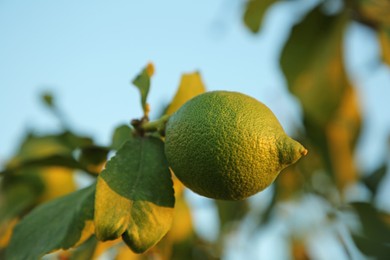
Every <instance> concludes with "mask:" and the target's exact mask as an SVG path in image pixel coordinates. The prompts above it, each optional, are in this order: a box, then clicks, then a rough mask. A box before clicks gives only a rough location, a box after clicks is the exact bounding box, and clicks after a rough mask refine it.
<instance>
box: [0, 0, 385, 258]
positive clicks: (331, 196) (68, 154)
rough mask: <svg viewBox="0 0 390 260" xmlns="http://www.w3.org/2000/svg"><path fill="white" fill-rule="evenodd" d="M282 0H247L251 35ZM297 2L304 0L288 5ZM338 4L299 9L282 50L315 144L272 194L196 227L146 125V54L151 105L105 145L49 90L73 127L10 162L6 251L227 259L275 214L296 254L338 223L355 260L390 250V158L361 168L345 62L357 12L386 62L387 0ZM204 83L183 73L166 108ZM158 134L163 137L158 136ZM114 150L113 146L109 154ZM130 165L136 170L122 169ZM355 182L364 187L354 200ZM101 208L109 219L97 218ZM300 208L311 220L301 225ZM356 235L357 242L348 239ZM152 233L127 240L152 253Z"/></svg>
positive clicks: (355, 103)
mask: <svg viewBox="0 0 390 260" xmlns="http://www.w3.org/2000/svg"><path fill="white" fill-rule="evenodd" d="M283 2H284V1H276V0H249V1H246V2H245V4H244V10H243V17H242V19H243V23H244V24H245V26H246V27H247V29H248V30H249V31H251V32H252V33H257V32H259V31H261V29H262V27H263V20H264V17H265V16H266V15H267V12H268V11H269V9H270V8H272V7H273V5H274V4H276V3H283ZM293 2H298V1H297V0H294V1H289V4H291V3H293ZM301 2H302V1H301ZM330 2H331V0H326V1H318V3H317V4H316V5H315V6H314V7H313V8H310V10H307V12H306V13H304V15H303V16H302V17H300V19H297V22H296V24H294V25H292V28H291V32H290V35H289V37H288V38H287V41H286V43H285V45H284V47H283V49H282V51H281V55H280V68H281V70H282V72H283V74H284V76H285V78H286V83H287V88H288V90H289V91H290V93H291V94H292V95H293V96H294V97H295V98H296V99H297V100H298V101H299V102H300V104H301V107H302V117H303V129H295V130H296V131H295V132H296V133H297V136H295V138H296V139H298V140H300V142H302V143H303V144H304V145H305V146H306V147H307V148H308V150H309V154H308V156H307V157H306V158H305V159H304V160H301V161H300V162H299V163H298V164H296V165H293V166H291V167H289V168H287V169H286V170H284V171H283V172H282V174H281V175H280V176H279V177H278V178H277V180H276V182H275V184H274V185H273V186H272V188H271V189H269V191H270V193H269V195H270V196H269V200H268V201H267V202H266V203H265V204H262V205H258V204H256V201H252V200H246V201H237V202H224V201H214V202H213V205H214V206H215V208H216V210H217V213H218V217H219V234H218V237H217V239H216V240H215V241H209V240H206V239H205V238H203V237H202V236H200V235H199V234H198V233H197V231H196V229H195V228H194V226H193V224H192V223H193V215H192V213H191V205H190V204H189V203H188V201H187V199H186V196H185V192H184V191H185V188H184V186H183V185H182V184H181V183H180V182H179V181H178V180H177V179H176V178H175V177H174V173H172V172H171V174H169V169H168V166H167V165H166V162H165V158H164V157H161V154H162V152H161V151H160V152H156V151H157V150H161V149H162V146H161V144H162V143H161V141H160V140H158V139H156V137H157V138H160V139H161V140H163V133H161V135H153V136H152V135H149V134H148V133H147V132H146V131H145V129H142V127H141V126H142V125H143V124H148V123H149V118H148V113H149V109H150V108H149V105H148V104H147V96H148V93H149V91H150V85H151V77H152V75H153V74H154V67H153V65H152V64H148V65H147V66H146V67H145V68H144V69H143V70H142V71H141V72H140V73H139V74H138V75H137V76H136V77H135V79H134V80H133V81H132V83H133V84H134V85H135V86H136V88H137V89H138V90H139V92H140V96H141V105H142V108H143V111H144V114H143V115H142V117H141V118H140V119H136V120H132V121H131V124H128V125H121V126H118V127H117V128H116V129H115V130H114V131H113V136H112V142H111V144H109V145H107V146H100V145H98V144H96V143H95V142H94V140H93V139H92V138H91V137H88V136H82V135H79V134H77V133H75V132H74V131H72V130H70V128H69V126H68V125H67V124H65V120H64V116H63V114H62V113H60V110H59V108H58V106H57V104H56V103H55V100H56V99H55V98H54V97H53V96H52V94H50V93H45V94H44V95H43V96H42V101H43V103H44V104H45V105H46V107H48V108H49V109H50V110H51V111H52V112H53V114H54V115H55V116H56V117H57V118H58V119H59V120H60V121H61V122H62V125H63V128H64V130H63V131H62V132H61V133H57V134H46V135H36V134H33V133H30V134H28V135H27V136H26V137H25V138H24V140H23V141H22V142H21V144H20V147H19V149H18V150H17V151H16V153H15V155H14V156H13V157H12V158H11V159H10V160H9V161H8V162H7V163H6V164H5V165H4V166H3V168H2V169H1V172H0V259H4V258H5V257H6V256H7V258H6V259H37V258H39V257H41V256H42V255H44V254H47V253H51V252H53V251H55V250H58V251H56V253H55V256H56V257H58V258H59V259H73V260H78V259H97V258H99V257H102V256H105V257H106V258H107V257H108V258H110V259H118V260H120V259H220V258H223V257H224V256H225V253H226V251H227V250H228V249H229V246H230V245H232V243H233V245H235V244H234V243H235V241H236V240H235V239H236V238H237V237H239V236H240V234H242V233H240V232H242V230H243V229H245V228H247V229H248V226H249V229H250V232H249V234H247V237H246V238H245V239H247V240H248V242H249V241H250V240H251V239H252V238H253V236H254V234H258V233H261V231H262V230H265V229H267V228H271V229H272V227H273V225H275V223H276V221H284V223H285V224H287V226H288V229H287V231H286V232H285V233H284V234H283V235H282V237H281V241H282V240H283V241H285V242H286V243H287V244H288V245H289V248H290V252H289V253H290V257H291V258H292V259H316V258H318V256H317V255H315V251H313V249H312V248H310V243H311V242H312V241H313V240H314V239H315V234H318V233H321V232H329V233H331V234H332V237H333V239H334V240H335V241H336V243H338V244H339V245H340V248H342V250H343V251H344V252H345V254H346V256H347V258H354V256H356V255H359V256H360V255H361V256H362V257H364V256H367V257H372V258H373V259H388V257H389V255H390V247H389V245H390V212H389V211H388V210H389V209H387V211H386V210H384V209H383V208H379V205H378V204H377V197H378V194H380V193H381V190H382V189H383V187H382V184H383V181H384V180H385V178H386V175H387V173H388V162H382V164H381V165H379V166H378V168H377V169H376V170H374V171H372V172H362V170H361V169H359V168H358V165H357V163H356V161H355V153H356V144H357V142H358V140H359V137H360V132H361V128H362V125H363V124H364V122H365V121H364V118H362V116H361V112H360V104H359V100H358V98H357V91H356V89H355V87H354V85H353V82H354V81H353V80H351V79H350V78H349V75H348V71H347V69H346V68H345V61H344V57H345V54H344V53H345V51H344V48H345V44H344V41H345V39H344V38H345V35H346V30H347V28H348V26H349V25H350V24H351V23H352V22H357V23H360V24H362V25H364V26H366V27H367V28H370V29H371V30H372V31H373V32H375V33H376V34H377V38H378V45H379V46H380V48H381V57H376V58H377V59H378V63H380V62H382V63H384V64H387V65H389V64H390V2H389V1H388V0H345V1H340V3H341V5H340V6H339V7H338V9H336V10H333V11H332V12H330V11H329V10H328V9H327V6H328V4H329V3H330ZM355 55H359V53H356V54H355ZM204 91H206V88H205V86H204V84H203V82H202V79H201V75H200V74H199V73H198V72H194V73H189V74H184V75H183V76H182V78H181V81H180V84H179V86H178V90H177V92H176V95H175V96H174V97H173V99H172V102H171V103H170V104H169V105H168V107H167V109H166V110H165V111H161V113H160V114H161V115H170V114H172V113H174V112H175V111H176V110H177V109H178V108H179V107H180V106H181V105H183V104H184V103H185V102H186V101H188V100H189V99H191V98H192V97H194V96H196V95H198V94H200V93H203V92H204ZM160 123H161V122H160ZM149 127H154V125H153V124H149ZM152 140H155V141H156V142H159V144H158V145H152V143H154V141H152ZM157 140H158V141H157ZM384 145H387V144H384ZM156 147H157V148H156ZM110 152H116V154H115V156H114V157H113V159H112V160H111V161H110V163H109V164H106V162H107V159H108V156H109V155H110ZM157 162H158V163H157ZM138 163H139V164H138ZM101 172H102V173H101ZM100 173H101V174H100ZM156 174H157V175H158V176H157V177H156V176H155V175H156ZM123 175H125V176H127V177H126V178H125V179H123V178H120V177H119V176H122V177H123ZM81 176H83V178H87V179H88V181H87V182H88V184H89V185H90V186H89V187H87V188H84V189H80V183H79V182H77V181H76V179H77V178H78V177H81ZM141 176H142V178H141ZM153 176H154V177H153ZM163 176H165V177H163ZM167 176H168V177H167ZM170 176H172V179H171V177H170ZM96 180H98V182H97V196H96V201H95V196H94V194H95V189H96V188H95V187H96ZM129 180H132V181H133V182H129ZM172 185H173V188H174V191H175V194H174V199H175V203H174V204H175V205H174V210H172V207H173V193H172ZM356 189H357V195H356ZM162 190H163V191H162ZM351 190H352V191H353V190H355V196H354V197H352V199H351V196H350V194H351ZM161 194H163V195H164V196H161ZM362 194H363V195H362ZM364 194H365V195H364ZM140 198H141V199H140ZM309 198H315V199H316V200H315V201H316V205H315V207H313V206H312V207H311V208H309V209H308V208H304V204H305V201H306V200H307V199H309ZM361 198H363V199H361ZM152 202H153V203H152ZM262 203H264V201H262ZM161 208H164V209H161ZM291 208H292V209H293V210H292V211H290V210H289V209H291ZM302 211H303V212H302ZM129 212H130V213H131V215H132V216H131V218H130V217H128V215H129ZM291 212H292V213H291ZM94 214H98V215H99V214H100V216H103V217H101V218H98V220H96V219H95V220H93V218H94ZM161 214H163V215H164V214H165V215H166V216H169V217H164V219H165V220H166V221H167V222H166V223H160V222H159V220H160V218H159V217H158V216H159V215H161ZM294 214H295V215H294ZM300 214H301V215H300ZM107 215H109V217H108V218H107ZM311 215H316V216H317V217H318V219H320V220H319V222H317V223H313V222H310V221H307V220H306V219H304V220H302V219H300V218H302V216H311ZM318 215H320V216H318ZM292 216H298V217H297V218H298V219H300V221H304V222H305V221H307V223H306V222H305V223H304V225H303V226H299V224H297V222H294V219H293V217H292ZM99 219H100V221H99ZM113 219H115V221H112V220H113ZM171 221H172V225H171V227H170V229H169V231H168V233H167V234H165V232H166V231H167V229H168V228H169V225H170V224H169V223H168V222H171ZM355 222H356V223H355ZM145 223H148V224H147V225H145ZM248 223H249V224H248ZM353 223H355V224H356V225H354V224H353ZM301 225H302V224H301ZM340 226H341V227H344V229H342V228H340ZM343 230H344V231H346V232H344V233H343V232H342V231H343ZM155 231H159V232H157V237H154V236H149V235H147V237H146V238H145V235H146V234H149V233H154V234H156V232H155ZM99 232H100V233H99ZM96 233H97V234H98V235H97V236H96V235H95V234H96ZM124 233H126V234H124ZM164 234H165V236H164ZM121 236H124V237H123V238H124V239H122V238H121ZM161 236H164V237H163V239H162V240H161V241H159V242H158V240H159V238H160V237H161ZM26 237H28V238H29V239H27V240H26V239H25V238H26ZM98 238H100V239H101V240H106V239H108V240H109V241H106V242H102V241H99V240H98ZM348 239H350V240H351V241H353V242H354V245H351V244H350V243H347V242H346V241H347V240H348ZM232 241H233V242H232ZM157 242H158V243H157ZM245 242H247V241H245ZM145 243H146V244H145ZM155 243H157V244H156V245H155V246H153V247H152V248H150V249H149V250H147V251H146V252H145V253H143V254H135V253H134V252H133V251H131V250H130V249H129V246H130V248H132V249H133V250H135V251H144V250H146V249H148V248H149V246H151V245H154V244H155ZM126 244H127V245H126ZM238 246H239V245H237V247H238ZM322 246H323V247H326V246H327V245H326V244H324V245H322ZM325 250H326V249H325Z"/></svg>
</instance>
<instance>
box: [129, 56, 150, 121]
mask: <svg viewBox="0 0 390 260" xmlns="http://www.w3.org/2000/svg"><path fill="white" fill-rule="evenodd" d="M153 73H154V67H153V64H151V63H149V64H148V65H147V66H146V67H145V68H144V69H143V70H142V71H141V73H140V74H138V75H137V77H135V79H134V80H133V84H134V85H135V86H136V87H137V88H138V89H139V91H140V93H141V104H142V109H143V110H144V113H145V115H147V114H148V112H149V111H148V108H147V105H146V99H147V97H148V94H149V89H150V79H151V77H152V76H153Z"/></svg>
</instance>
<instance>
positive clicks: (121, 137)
mask: <svg viewBox="0 0 390 260" xmlns="http://www.w3.org/2000/svg"><path fill="white" fill-rule="evenodd" d="M132 138H133V130H132V129H131V127H129V126H128V125H120V126H118V127H117V128H116V129H115V131H114V134H113V135H112V143H111V148H112V149H114V150H118V149H119V148H121V147H122V145H123V144H124V143H125V142H126V141H128V140H130V139H132Z"/></svg>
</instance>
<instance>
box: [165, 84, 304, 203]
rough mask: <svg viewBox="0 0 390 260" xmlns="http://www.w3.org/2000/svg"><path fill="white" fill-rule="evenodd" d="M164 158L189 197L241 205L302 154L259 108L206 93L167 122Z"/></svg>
mask: <svg viewBox="0 0 390 260" xmlns="http://www.w3.org/2000/svg"><path fill="white" fill-rule="evenodd" d="M165 153H166V156H167V160H168V162H169V164H170V167H171V168H172V170H173V172H174V173H175V175H176V176H177V178H178V179H179V180H180V181H181V182H183V184H184V185H185V186H187V187H188V188H190V189H191V190H192V191H194V192H196V193H198V194H200V195H203V196H205V197H209V198H214V199H221V200H241V199H245V198H247V197H249V196H251V195H253V194H255V193H257V192H259V191H261V190H263V189H265V188H266V187H268V186H269V185H270V184H271V183H272V182H273V181H274V180H275V178H276V177H277V175H278V174H279V172H280V171H281V170H282V169H284V168H285V167H287V166H288V165H290V164H292V163H294V162H296V161H297V160H298V159H299V158H300V157H301V156H302V155H306V153H307V150H306V149H305V148H304V147H303V146H302V145H301V144H300V143H298V142H297V141H295V140H293V139H291V138H290V137H288V136H287V135H286V133H285V132H284V130H283V128H282V126H281V125H280V123H279V121H278V120H277V118H276V117H275V115H274V114H273V113H272V111H271V110H270V109H269V108H268V107H267V106H265V105H264V104H263V103H261V102H259V101H257V100H256V99H254V98H252V97H249V96H247V95H244V94H241V93H238V92H228V91H212V92H207V93H204V94H201V95H198V96H196V97H194V98H193V99H191V100H189V101H188V102H187V103H185V104H184V105H183V106H182V107H180V109H179V110H178V111H176V112H175V113H174V114H173V115H172V116H171V117H170V118H169V120H168V122H167V125H166V137H165Z"/></svg>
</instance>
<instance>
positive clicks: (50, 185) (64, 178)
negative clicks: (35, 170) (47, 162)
mask: <svg viewBox="0 0 390 260" xmlns="http://www.w3.org/2000/svg"><path fill="white" fill-rule="evenodd" d="M39 176H40V177H41V179H42V182H43V183H44V186H45V189H44V192H43V193H42V195H41V196H40V197H39V201H38V202H40V203H41V202H45V201H48V200H52V199H55V198H57V197H61V196H64V195H66V194H68V193H71V192H73V191H75V190H76V189H77V187H76V183H75V180H74V170H73V169H69V168H64V167H57V166H53V167H44V168H41V169H39Z"/></svg>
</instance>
